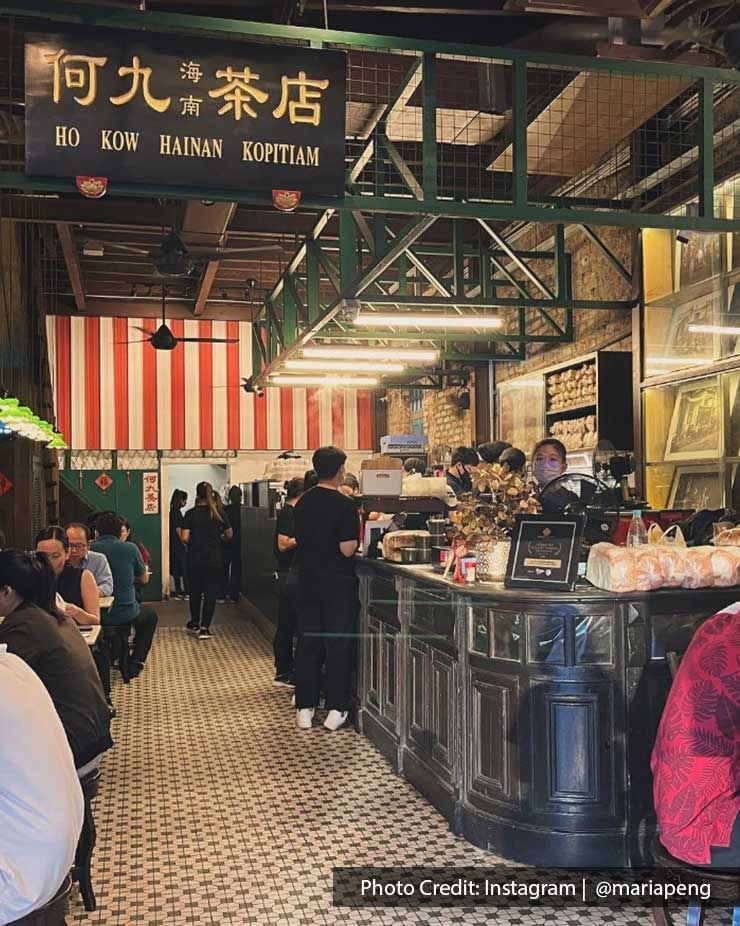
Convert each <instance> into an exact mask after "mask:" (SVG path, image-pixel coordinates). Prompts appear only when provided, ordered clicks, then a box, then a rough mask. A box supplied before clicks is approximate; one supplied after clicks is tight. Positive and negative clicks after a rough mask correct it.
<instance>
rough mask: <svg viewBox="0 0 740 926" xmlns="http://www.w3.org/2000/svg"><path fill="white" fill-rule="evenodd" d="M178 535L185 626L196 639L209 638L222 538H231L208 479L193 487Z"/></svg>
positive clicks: (220, 567)
mask: <svg viewBox="0 0 740 926" xmlns="http://www.w3.org/2000/svg"><path fill="white" fill-rule="evenodd" d="M181 536H182V541H183V543H185V544H187V547H188V586H189V588H190V620H189V621H188V623H187V625H186V627H187V629H188V630H190V631H192V632H193V633H196V634H197V635H198V639H199V640H210V639H211V637H212V634H211V621H212V620H213V612H214V611H215V610H216V599H217V597H218V595H219V592H220V591H221V588H222V587H223V581H224V554H223V547H222V538H223V540H227V541H230V540H231V538H232V537H233V531H232V529H231V525H230V524H229V519H228V518H227V517H226V514H225V513H224V511H223V509H221V508H219V507H218V506H217V505H216V501H215V499H214V497H213V486H212V485H211V484H210V482H199V483H198V485H197V486H196V488H195V506H194V507H193V508H191V509H190V511H188V513H187V514H186V515H185V520H184V521H183V527H182V534H181Z"/></svg>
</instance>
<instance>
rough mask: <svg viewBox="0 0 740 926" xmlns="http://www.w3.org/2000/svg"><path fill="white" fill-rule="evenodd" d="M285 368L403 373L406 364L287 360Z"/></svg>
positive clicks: (377, 361) (376, 361)
mask: <svg viewBox="0 0 740 926" xmlns="http://www.w3.org/2000/svg"><path fill="white" fill-rule="evenodd" d="M283 369H285V370H308V371H314V370H317V371H318V372H319V373H321V372H324V373H334V372H335V371H336V372H342V373H403V371H404V370H405V369H406V365H405V364H403V363H393V362H386V361H385V360H371V361H367V360H365V361H363V360H333V359H332V360H329V359H328V358H327V359H326V360H286V361H285V363H284V364H283Z"/></svg>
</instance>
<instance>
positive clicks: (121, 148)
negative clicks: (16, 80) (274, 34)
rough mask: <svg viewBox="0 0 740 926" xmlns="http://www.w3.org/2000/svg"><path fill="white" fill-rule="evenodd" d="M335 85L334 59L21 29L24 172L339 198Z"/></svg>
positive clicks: (295, 51) (280, 49) (338, 58)
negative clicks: (23, 39) (23, 48)
mask: <svg viewBox="0 0 740 926" xmlns="http://www.w3.org/2000/svg"><path fill="white" fill-rule="evenodd" d="M345 80H346V58H345V55H344V54H343V53H341V52H328V51H327V52H325V51H319V50H309V49H303V48H296V47H295V46H289V45H243V44H241V43H236V42H217V41H209V40H201V39H197V40H196V39H193V38H190V37H187V36H152V35H150V34H147V35H145V34H143V33H139V32H119V31H117V30H115V31H111V32H108V33H105V34H104V35H101V34H100V32H99V30H96V31H95V32H92V31H90V32H89V33H82V32H74V33H62V34H53V35H48V34H47V35H35V34H29V35H28V37H27V41H26V171H27V173H29V174H42V175H48V176H55V177H75V176H79V175H90V176H101V177H107V178H108V179H109V180H117V181H123V182H131V183H150V184H164V185H182V186H197V187H212V188H221V189H224V188H226V189H249V190H255V191H260V192H266V193H269V192H270V191H271V190H274V189H290V190H299V191H301V192H304V193H308V194H314V195H328V196H340V195H341V194H342V192H343V189H344V126H345V114H344V110H345Z"/></svg>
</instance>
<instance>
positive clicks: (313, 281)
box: [306, 242, 321, 325]
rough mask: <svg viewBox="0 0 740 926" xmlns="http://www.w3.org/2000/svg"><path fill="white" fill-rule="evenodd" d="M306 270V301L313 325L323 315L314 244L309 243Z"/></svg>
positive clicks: (309, 320)
mask: <svg viewBox="0 0 740 926" xmlns="http://www.w3.org/2000/svg"><path fill="white" fill-rule="evenodd" d="M306 270H307V273H308V281H307V283H306V301H307V303H308V322H309V324H310V325H312V324H313V323H314V322H315V321H316V319H317V318H318V317H319V315H320V314H321V298H320V295H321V290H320V285H321V281H320V279H319V259H318V257H317V256H316V248H315V246H314V243H313V242H309V244H308V248H307V249H306Z"/></svg>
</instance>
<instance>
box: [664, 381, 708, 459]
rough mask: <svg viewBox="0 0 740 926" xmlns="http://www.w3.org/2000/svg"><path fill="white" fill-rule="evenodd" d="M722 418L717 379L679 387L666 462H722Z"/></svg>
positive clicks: (669, 434) (666, 449)
mask: <svg viewBox="0 0 740 926" xmlns="http://www.w3.org/2000/svg"><path fill="white" fill-rule="evenodd" d="M720 415H721V402H720V392H719V383H718V381H717V380H716V379H711V380H709V381H706V380H699V381H697V382H693V383H684V384H683V385H681V386H679V387H678V389H677V390H676V400H675V403H674V405H673V414H672V415H671V424H670V428H669V429H668V440H667V442H666V448H665V459H666V460H667V461H668V460H712V459H714V460H717V459H719V457H720V456H721V455H722V448H721V447H720V436H721V429H720Z"/></svg>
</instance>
